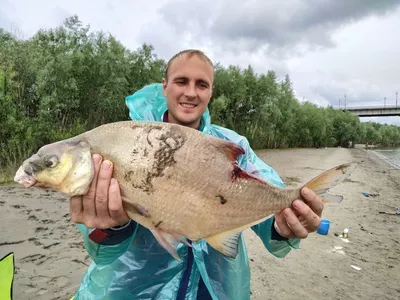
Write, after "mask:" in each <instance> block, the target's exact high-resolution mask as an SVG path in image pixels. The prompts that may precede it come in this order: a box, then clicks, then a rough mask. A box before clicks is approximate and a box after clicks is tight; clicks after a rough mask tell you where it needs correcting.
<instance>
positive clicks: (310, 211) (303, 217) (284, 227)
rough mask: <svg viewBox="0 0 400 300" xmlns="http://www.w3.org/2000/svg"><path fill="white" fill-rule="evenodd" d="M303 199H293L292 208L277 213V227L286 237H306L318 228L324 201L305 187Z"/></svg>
mask: <svg viewBox="0 0 400 300" xmlns="http://www.w3.org/2000/svg"><path fill="white" fill-rule="evenodd" d="M301 194H302V196H303V198H304V202H303V201H301V200H295V201H293V207H292V208H285V209H284V210H283V211H281V212H278V213H276V214H275V224H274V226H275V229H276V231H277V232H278V233H279V234H280V235H281V236H283V237H286V238H302V239H304V238H306V237H307V236H308V234H309V233H311V232H314V231H316V230H317V229H318V227H319V225H320V222H321V215H322V210H323V209H324V203H323V202H322V200H321V198H320V197H318V196H317V195H316V194H315V193H314V192H313V191H312V190H310V189H308V188H303V189H302V191H301Z"/></svg>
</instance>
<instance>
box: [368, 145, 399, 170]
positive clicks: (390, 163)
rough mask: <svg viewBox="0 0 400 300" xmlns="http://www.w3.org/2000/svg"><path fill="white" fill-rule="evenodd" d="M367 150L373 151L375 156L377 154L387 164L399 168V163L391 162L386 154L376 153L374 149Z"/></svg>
mask: <svg viewBox="0 0 400 300" xmlns="http://www.w3.org/2000/svg"><path fill="white" fill-rule="evenodd" d="M369 151H370V152H371V153H374V154H375V155H376V156H378V157H379V158H380V159H382V160H383V161H385V162H386V163H387V164H389V165H390V166H392V167H393V168H395V169H398V170H400V165H398V164H396V163H394V162H392V161H391V160H390V159H388V158H387V157H386V156H384V155H382V154H380V153H378V152H377V151H375V150H369Z"/></svg>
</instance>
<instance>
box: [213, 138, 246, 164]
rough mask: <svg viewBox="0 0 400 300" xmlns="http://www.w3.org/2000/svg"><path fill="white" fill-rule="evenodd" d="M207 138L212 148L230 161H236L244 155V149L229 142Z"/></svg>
mask: <svg viewBox="0 0 400 300" xmlns="http://www.w3.org/2000/svg"><path fill="white" fill-rule="evenodd" d="M208 138H209V139H210V140H211V143H212V144H213V145H214V147H216V148H217V149H218V150H219V151H221V152H223V153H225V154H226V156H227V157H228V158H229V160H231V161H236V160H237V159H238V157H239V156H240V155H242V154H244V149H243V148H242V147H240V146H239V145H236V144H235V143H233V142H231V141H227V140H224V139H221V138H217V137H214V136H209V137H208Z"/></svg>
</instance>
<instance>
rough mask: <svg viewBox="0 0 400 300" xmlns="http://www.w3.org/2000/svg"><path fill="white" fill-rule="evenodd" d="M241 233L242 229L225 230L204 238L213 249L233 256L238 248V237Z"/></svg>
mask: <svg viewBox="0 0 400 300" xmlns="http://www.w3.org/2000/svg"><path fill="white" fill-rule="evenodd" d="M241 233H242V231H237V232H232V231H227V232H222V233H219V234H216V235H213V236H210V237H208V238H205V240H206V242H207V243H208V244H210V246H211V247H213V248H214V249H215V250H217V251H219V252H221V253H222V254H224V255H226V256H228V257H232V258H235V257H236V255H237V254H238V250H239V237H240V234H241Z"/></svg>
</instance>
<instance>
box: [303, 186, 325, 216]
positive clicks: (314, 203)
mask: <svg viewBox="0 0 400 300" xmlns="http://www.w3.org/2000/svg"><path fill="white" fill-rule="evenodd" d="M301 195H302V196H303V198H304V201H305V202H306V203H307V205H308V206H309V207H311V209H312V210H313V211H314V212H315V213H316V214H317V215H318V216H319V217H321V215H322V211H323V209H324V202H322V200H321V198H320V197H319V196H318V195H317V194H315V193H314V192H313V191H312V190H310V189H309V188H303V189H302V190H301Z"/></svg>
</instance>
